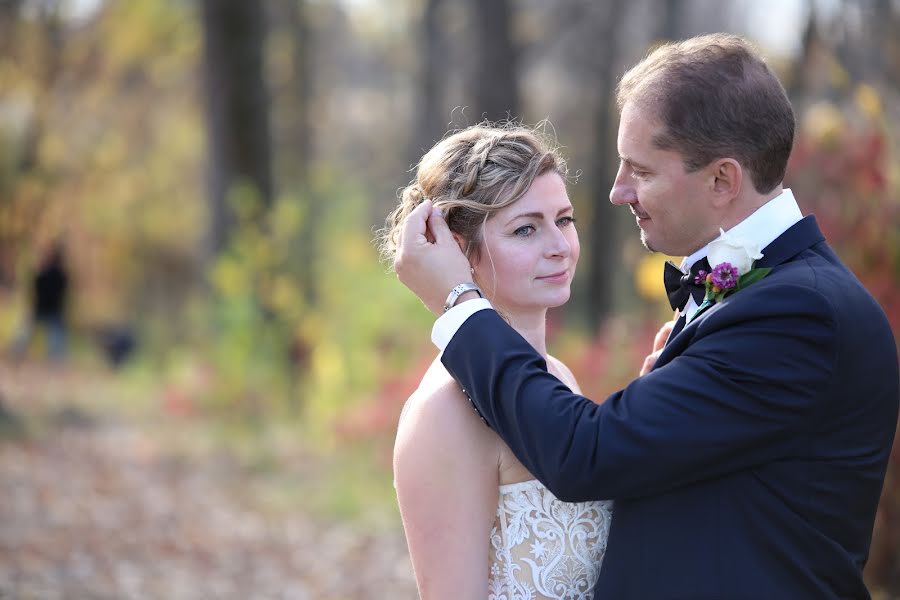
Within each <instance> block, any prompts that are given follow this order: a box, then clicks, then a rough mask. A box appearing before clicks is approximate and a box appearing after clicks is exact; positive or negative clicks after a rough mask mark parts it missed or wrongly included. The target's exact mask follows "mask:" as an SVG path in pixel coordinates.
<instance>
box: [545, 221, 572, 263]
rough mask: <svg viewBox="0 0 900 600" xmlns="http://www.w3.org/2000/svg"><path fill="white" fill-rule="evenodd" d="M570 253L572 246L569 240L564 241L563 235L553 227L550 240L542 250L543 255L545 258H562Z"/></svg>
mask: <svg viewBox="0 0 900 600" xmlns="http://www.w3.org/2000/svg"><path fill="white" fill-rule="evenodd" d="M571 252H572V246H571V244H569V240H568V239H566V236H565V234H564V233H563V232H562V230H561V229H559V228H558V227H554V228H553V229H552V230H551V233H550V239H549V240H548V242H547V246H546V248H545V250H544V254H545V255H546V256H547V257H552V256H562V257H566V256H569V254H570V253H571Z"/></svg>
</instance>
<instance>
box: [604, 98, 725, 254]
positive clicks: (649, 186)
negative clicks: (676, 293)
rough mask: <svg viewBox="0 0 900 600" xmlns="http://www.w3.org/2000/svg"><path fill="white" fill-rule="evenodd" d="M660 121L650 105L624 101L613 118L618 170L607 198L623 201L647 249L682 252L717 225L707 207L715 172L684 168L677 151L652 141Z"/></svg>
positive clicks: (699, 243) (705, 238)
mask: <svg viewBox="0 0 900 600" xmlns="http://www.w3.org/2000/svg"><path fill="white" fill-rule="evenodd" d="M661 132H662V125H661V124H660V123H659V122H658V120H657V119H656V117H655V115H654V114H653V112H652V111H649V110H647V109H646V108H642V107H641V106H639V105H637V104H635V103H633V102H627V103H626V104H625V106H624V107H623V109H622V117H621V120H620V122H619V136H618V142H617V145H618V150H619V159H620V160H619V172H618V173H617V174H616V181H615V183H614V184H613V188H612V190H611V191H610V193H609V199H610V202H612V203H613V204H616V205H626V206H628V207H629V208H630V209H631V212H632V213H633V214H634V216H635V222H636V223H637V226H638V227H639V228H640V230H641V241H642V242H643V243H644V245H645V246H646V247H647V248H648V249H649V250H651V251H654V252H662V253H664V254H668V255H670V256H686V255H688V254H691V253H693V252H694V251H695V250H698V249H699V248H701V247H702V246H703V245H704V244H706V243H707V242H708V241H709V240H710V239H711V238H710V232H713V233H715V232H716V231H718V230H717V229H716V225H715V219H714V211H713V210H712V206H711V200H712V193H711V192H712V190H713V184H714V180H715V177H713V176H711V175H710V174H709V173H707V170H706V169H700V170H698V171H695V172H693V173H688V172H686V171H685V168H684V160H683V158H682V156H681V154H680V153H678V152H675V151H672V150H661V149H660V148H657V147H656V145H655V144H654V143H653V139H654V136H655V135H656V134H658V133H661Z"/></svg>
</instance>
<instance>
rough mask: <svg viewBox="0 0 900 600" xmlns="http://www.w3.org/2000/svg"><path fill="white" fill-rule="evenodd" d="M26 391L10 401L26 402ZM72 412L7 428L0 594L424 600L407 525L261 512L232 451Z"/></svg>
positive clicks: (0, 452)
mask: <svg viewBox="0 0 900 600" xmlns="http://www.w3.org/2000/svg"><path fill="white" fill-rule="evenodd" d="M7 374H8V373H7ZM2 375H4V372H3V371H0V376H2ZM0 381H2V379H0ZM7 381H8V380H7ZM3 391H4V390H3V387H2V383H0V392H3ZM16 395H17V394H16V393H12V394H11V393H10V392H9V391H5V393H4V396H5V404H6V405H7V406H8V407H10V408H12V410H13V411H14V412H16V413H18V414H22V412H23V411H25V412H27V411H28V410H29V409H27V408H24V407H22V406H17V400H15V399H14V398H13V397H14V396H16ZM60 414H61V415H62V416H61V417H59V418H57V419H55V421H53V423H54V424H53V425H51V426H47V427H45V428H43V430H42V431H40V432H37V433H34V432H29V434H28V435H25V436H21V435H14V434H13V435H10V434H6V435H4V436H2V437H0V481H2V486H3V492H2V494H0V599H7V598H16V599H19V598H21V599H30V598H41V599H54V598H60V599H62V598H66V599H68V598H72V599H79V600H81V599H120V598H121V599H125V598H140V599H145V598H148V599H151V598H152V599H155V598H159V599H165V600H178V599H207V598H209V599H241V600H244V599H251V598H252V599H256V598H259V599H269V598H271V599H323V600H325V599H335V600H337V599H355V598H359V599H363V598H379V599H382V598H401V599H402V598H415V586H414V583H413V580H412V574H411V568H410V564H409V559H408V557H407V554H406V547H405V542H404V540H403V537H402V532H400V531H397V529H396V528H395V527H394V528H389V529H388V530H386V531H360V530H358V529H362V527H361V526H360V525H356V526H354V525H351V524H347V523H339V522H330V523H323V522H317V521H316V520H315V519H313V518H311V517H309V516H307V515H303V514H294V513H292V514H290V515H284V514H281V515H278V514H276V515H272V514H267V513H264V512H262V511H258V510H256V509H255V508H254V507H253V505H252V502H249V501H248V495H247V494H246V493H244V492H245V491H246V486H247V485H248V481H247V479H246V478H244V477H242V473H241V472H240V471H239V470H238V469H237V467H236V466H234V465H233V464H229V462H228V461H224V460H216V459H212V458H210V459H202V460H200V461H191V462H190V464H188V463H187V462H186V461H184V460H181V459H178V458H174V457H173V456H171V455H169V454H167V452H166V451H165V448H161V447H160V444H159V443H158V442H157V441H156V439H155V437H154V436H153V435H152V432H150V431H144V430H142V429H140V428H139V427H137V426H134V425H128V424H123V423H121V422H118V423H116V422H104V421H101V420H97V419H95V418H93V417H91V416H90V415H87V414H85V413H83V412H79V411H71V410H70V411H68V412H67V413H65V412H64V413H60Z"/></svg>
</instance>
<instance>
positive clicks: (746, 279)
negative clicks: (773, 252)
mask: <svg viewBox="0 0 900 600" xmlns="http://www.w3.org/2000/svg"><path fill="white" fill-rule="evenodd" d="M771 270H772V269H770V268H769V267H764V268H763V267H760V268H759V269H750V270H749V271H747V272H746V273H744V274H743V275H741V276H740V278H739V279H738V284H737V289H735V290H734V291H737V290H742V289H744V288H745V287H747V286H749V285H752V284H754V283H756V282H757V281H759V280H760V279H762V278H763V277H765V276H766V275H768V274H769V272H770V271H771Z"/></svg>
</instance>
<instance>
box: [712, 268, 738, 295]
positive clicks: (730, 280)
mask: <svg viewBox="0 0 900 600" xmlns="http://www.w3.org/2000/svg"><path fill="white" fill-rule="evenodd" d="M709 276H710V283H712V284H713V289H715V288H719V291H721V290H730V289H731V288H733V287H735V286H737V282H738V277H740V276H741V275H740V273H738V270H737V267H733V266H731V263H727V262H723V263H719V264H717V265H716V266H715V267H713V270H712V273H710V274H709Z"/></svg>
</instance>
